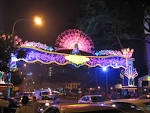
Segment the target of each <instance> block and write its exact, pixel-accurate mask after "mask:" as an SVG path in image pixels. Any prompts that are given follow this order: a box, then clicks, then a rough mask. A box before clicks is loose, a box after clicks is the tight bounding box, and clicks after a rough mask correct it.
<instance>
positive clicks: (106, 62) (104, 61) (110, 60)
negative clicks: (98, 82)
mask: <svg viewBox="0 0 150 113" xmlns="http://www.w3.org/2000/svg"><path fill="white" fill-rule="evenodd" d="M89 58H90V60H89V61H88V62H86V64H85V65H89V66H90V67H95V66H97V65H99V66H101V67H108V66H110V67H113V68H120V67H123V68H127V59H126V58H124V57H120V56H111V57H89Z"/></svg>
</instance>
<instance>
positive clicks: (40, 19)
mask: <svg viewBox="0 0 150 113" xmlns="http://www.w3.org/2000/svg"><path fill="white" fill-rule="evenodd" d="M21 21H32V20H30V19H25V18H19V19H17V20H16V21H15V22H14V23H13V26H12V34H14V33H15V27H16V24H17V23H19V22H21ZM33 22H34V23H35V24H36V25H38V26H42V25H43V21H42V18H41V17H38V16H35V17H34V18H33Z"/></svg>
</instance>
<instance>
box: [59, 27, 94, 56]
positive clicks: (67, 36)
mask: <svg viewBox="0 0 150 113" xmlns="http://www.w3.org/2000/svg"><path fill="white" fill-rule="evenodd" d="M76 44H78V48H79V50H81V51H85V52H88V53H92V49H94V44H93V42H92V40H91V38H90V37H89V36H87V35H86V34H85V33H84V32H82V31H80V30H77V29H69V30H67V31H64V32H63V33H62V34H60V35H59V36H58V38H57V40H56V46H58V47H59V48H63V49H75V45H76Z"/></svg>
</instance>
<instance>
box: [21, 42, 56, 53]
mask: <svg viewBox="0 0 150 113" xmlns="http://www.w3.org/2000/svg"><path fill="white" fill-rule="evenodd" d="M20 46H21V47H35V48H39V49H43V50H46V51H53V50H54V49H53V48H52V47H50V46H47V45H46V44H42V43H40V42H38V43H37V42H28V41H25V42H24V43H21V44H20Z"/></svg>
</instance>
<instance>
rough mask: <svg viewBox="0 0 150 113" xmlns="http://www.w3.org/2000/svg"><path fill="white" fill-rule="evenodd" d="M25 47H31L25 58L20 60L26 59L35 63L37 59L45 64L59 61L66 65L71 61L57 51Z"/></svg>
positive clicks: (58, 62) (60, 63)
mask: <svg viewBox="0 0 150 113" xmlns="http://www.w3.org/2000/svg"><path fill="white" fill-rule="evenodd" d="M24 49H29V51H28V54H27V56H26V58H25V59H20V60H24V61H26V62H29V63H34V62H37V61H39V62H41V63H44V64H50V63H57V64H59V65H65V64H67V63H69V61H68V60H66V59H65V56H66V55H62V54H59V53H55V52H44V51H40V50H36V49H32V48H24Z"/></svg>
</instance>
